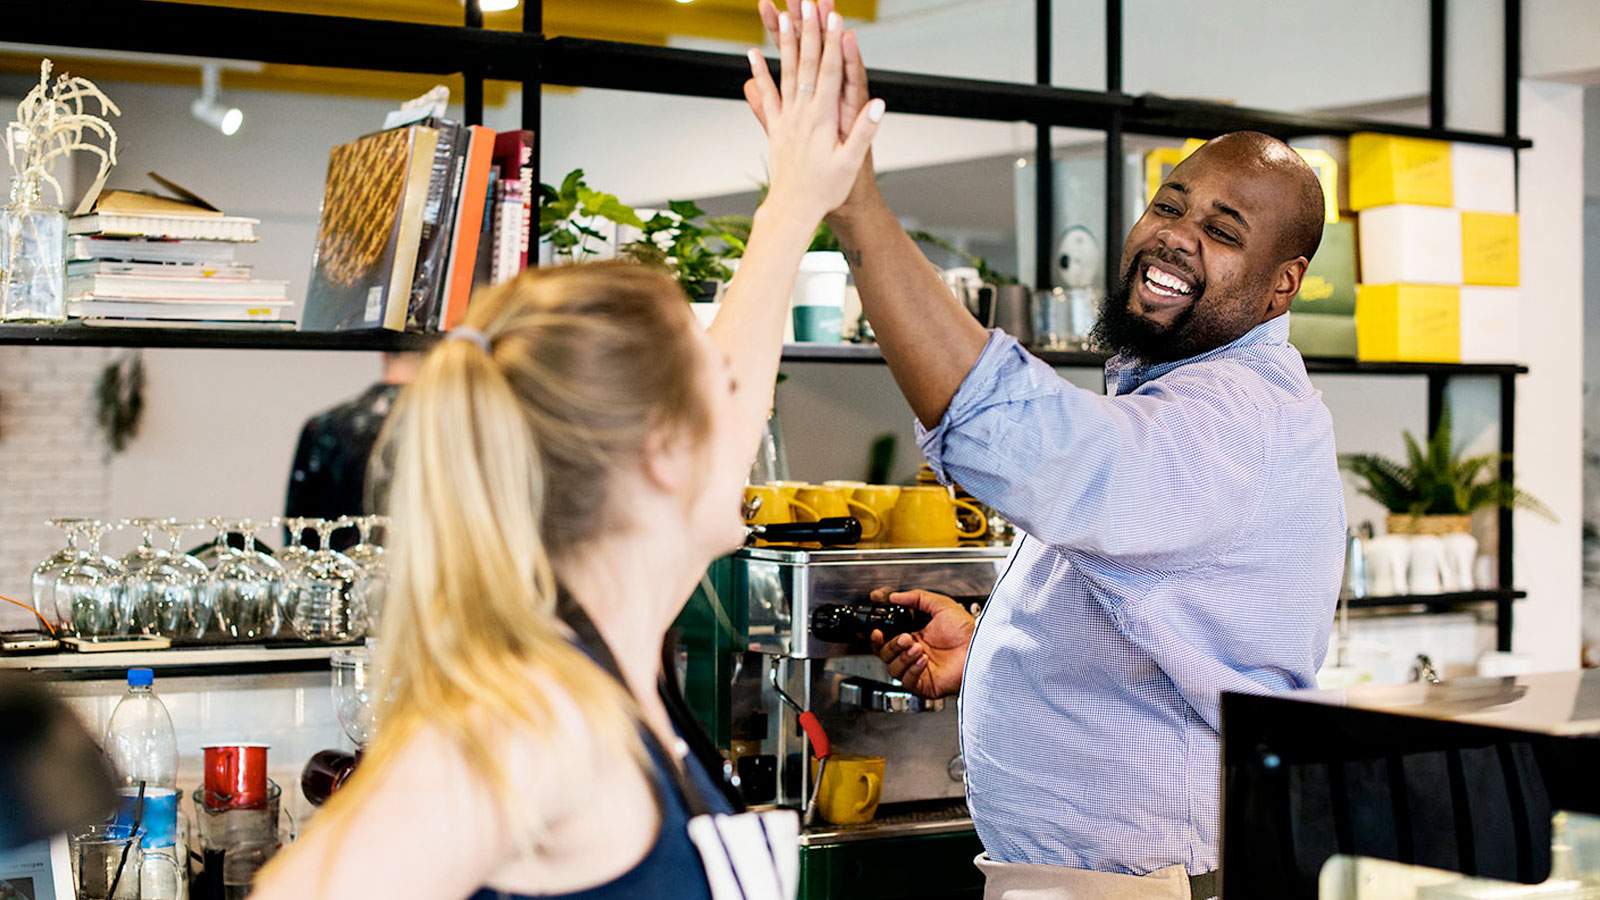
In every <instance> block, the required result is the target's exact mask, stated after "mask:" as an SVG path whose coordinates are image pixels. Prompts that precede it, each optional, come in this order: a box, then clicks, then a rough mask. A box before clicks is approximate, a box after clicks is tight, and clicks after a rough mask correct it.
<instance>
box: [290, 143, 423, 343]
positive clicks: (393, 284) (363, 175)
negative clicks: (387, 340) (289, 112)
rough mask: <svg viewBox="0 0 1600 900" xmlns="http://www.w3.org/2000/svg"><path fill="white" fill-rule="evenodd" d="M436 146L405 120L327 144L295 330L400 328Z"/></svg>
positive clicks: (409, 286) (414, 269) (402, 321)
mask: <svg viewBox="0 0 1600 900" xmlns="http://www.w3.org/2000/svg"><path fill="white" fill-rule="evenodd" d="M437 143H438V131H437V130H436V129H433V128H429V127H427V126H424V125H408V126H405V127H403V128H394V129H390V130H388V131H380V132H377V133H376V134H369V135H366V136H365V137H362V138H359V139H357V140H355V141H352V142H350V143H348V144H341V145H339V146H337V147H335V148H333V152H332V153H330V154H329V156H328V179H327V182H326V185H325V186H324V188H323V195H322V218H321V222H320V224H319V225H318V227H317V249H316V252H315V254H314V256H313V258H312V263H311V285H310V287H309V288H308V289H307V291H306V304H305V309H304V311H303V312H302V314H301V320H300V323H301V324H300V327H301V329H302V330H304V331H359V330H365V329H372V328H387V329H390V330H392V331H403V330H405V326H406V311H407V308H408V306H409V305H410V304H409V302H408V301H409V300H410V297H411V280H412V277H413V276H414V274H415V272H416V265H417V249H418V246H419V245H420V243H421V240H422V220H423V213H424V209H425V204H426V201H427V194H428V182H429V180H430V178H431V175H432V170H433V161H434V149H435V147H436V145H437Z"/></svg>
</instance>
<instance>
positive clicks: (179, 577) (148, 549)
mask: <svg viewBox="0 0 1600 900" xmlns="http://www.w3.org/2000/svg"><path fill="white" fill-rule="evenodd" d="M167 522H168V520H167V519H152V518H138V519H123V520H122V527H125V528H137V529H139V531H140V533H141V536H142V538H143V540H142V542H141V543H140V544H139V546H137V547H135V548H133V549H132V550H129V551H128V552H127V553H126V554H124V555H123V557H122V568H123V570H124V572H125V573H126V576H125V577H126V581H125V583H124V590H125V591H126V593H127V608H128V613H129V622H128V630H129V631H137V632H140V633H143V634H155V635H164V636H166V637H175V636H177V635H178V633H179V630H180V628H181V627H182V625H183V622H184V619H185V617H186V616H187V615H188V610H189V607H190V606H192V605H193V604H194V602H195V595H196V593H197V592H198V590H199V581H198V579H196V578H195V576H194V573H193V572H191V571H190V570H189V569H188V568H186V567H184V566H183V565H181V564H180V563H178V562H177V560H176V558H175V557H174V556H173V555H172V551H170V550H166V549H163V548H161V547H157V546H156V545H155V533H156V530H157V529H158V528H161V527H162V526H164V525H166V523H167Z"/></svg>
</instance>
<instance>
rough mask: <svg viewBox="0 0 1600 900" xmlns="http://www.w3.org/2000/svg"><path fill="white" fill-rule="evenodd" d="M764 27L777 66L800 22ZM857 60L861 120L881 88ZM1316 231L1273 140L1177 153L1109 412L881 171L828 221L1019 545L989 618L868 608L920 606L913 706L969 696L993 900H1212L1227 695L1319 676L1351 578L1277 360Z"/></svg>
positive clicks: (1310, 418) (1338, 514)
mask: <svg viewBox="0 0 1600 900" xmlns="http://www.w3.org/2000/svg"><path fill="white" fill-rule="evenodd" d="M802 12H806V13H810V14H816V15H820V16H822V17H823V18H825V19H828V20H829V21H831V18H830V14H831V13H832V9H831V3H829V2H824V3H822V4H821V8H820V9H811V10H802ZM761 13H762V16H763V18H764V20H765V22H766V25H767V28H768V30H769V31H770V32H771V34H772V37H773V39H774V41H776V42H777V43H778V45H779V46H780V48H783V49H784V52H785V57H786V60H785V65H789V64H790V62H789V61H788V59H787V57H788V55H789V54H790V53H791V52H792V46H786V44H787V45H792V44H793V38H792V35H794V34H795V33H796V31H797V29H796V28H794V27H789V28H781V27H780V25H781V24H782V23H781V20H780V16H781V15H783V14H780V13H779V12H778V11H777V10H776V9H775V8H773V6H772V4H771V2H770V0H761ZM793 24H798V22H795V23H793ZM842 45H843V48H844V56H845V62H846V78H845V83H844V85H843V88H842V91H841V97H840V102H841V105H842V107H844V109H843V110H842V113H843V115H844V116H845V118H844V119H843V120H844V121H849V117H850V115H851V114H853V112H854V111H855V110H859V109H860V108H861V106H862V105H863V104H864V103H865V102H866V100H867V97H868V94H867V85H866V70H865V68H864V67H863V65H862V61H861V55H860V50H859V48H858V47H857V45H856V43H855V39H854V36H853V35H852V34H848V33H847V34H846V35H845V36H844V38H843V42H842ZM1322 220H1323V199H1322V191H1321V187H1320V186H1319V184H1318V182H1317V179H1316V176H1315V174H1314V173H1313V172H1312V171H1311V169H1310V167H1309V166H1307V165H1306V163H1305V162H1304V161H1303V160H1302V159H1301V158H1300V156H1299V155H1298V154H1297V153H1295V152H1294V151H1293V150H1292V149H1290V148H1289V147H1288V146H1287V145H1285V144H1283V143H1282V142H1281V141H1278V140H1276V139H1274V138H1271V137H1268V136H1266V135H1262V134H1255V133H1248V132H1245V133H1235V134H1228V135H1224V136H1222V137H1220V138H1217V139H1216V140H1213V141H1211V142H1209V143H1207V144H1205V145H1204V146H1203V147H1201V148H1200V149H1199V150H1197V151H1196V152H1195V153H1194V154H1193V155H1191V156H1190V157H1189V158H1187V159H1186V160H1184V161H1183V162H1182V163H1180V164H1179V165H1178V166H1177V167H1176V168H1174V169H1173V171H1172V174H1171V176H1170V177H1169V178H1168V179H1167V180H1166V181H1165V183H1163V184H1162V185H1161V186H1160V189H1159V190H1158V191H1157V192H1156V195H1155V197H1154V198H1153V199H1152V200H1151V201H1150V206H1149V208H1148V209H1146V210H1145V213H1144V215H1143V216H1141V217H1140V219H1139V221H1138V222H1137V223H1135V225H1134V226H1133V229H1132V231H1131V232H1130V233H1129V234H1128V238H1127V241H1126V243H1125V244H1124V246H1123V251H1122V260H1121V265H1120V266H1119V271H1118V272H1116V273H1112V274H1113V277H1114V284H1113V285H1112V289H1111V290H1110V291H1108V295H1107V298H1106V301H1105V303H1104V305H1103V307H1102V309H1101V312H1100V319H1099V322H1098V324H1097V333H1098V337H1099V339H1100V341H1101V343H1102V344H1103V345H1105V346H1108V347H1110V348H1113V349H1115V350H1116V351H1117V352H1118V355H1117V356H1116V357H1115V358H1113V359H1112V360H1110V362H1108V363H1107V365H1106V387H1107V392H1106V394H1104V395H1101V394H1097V393H1094V392H1091V391H1086V390H1083V389H1080V388H1077V387H1074V386H1073V385H1071V384H1069V383H1068V382H1066V381H1064V380H1062V379H1061V378H1060V377H1058V376H1057V375H1056V373H1055V371H1054V370H1053V369H1052V368H1051V367H1050V366H1049V365H1047V364H1046V363H1044V362H1043V361H1041V360H1039V359H1037V358H1035V357H1033V356H1031V355H1029V354H1028V353H1027V352H1026V351H1025V350H1024V349H1023V348H1022V347H1020V346H1019V345H1018V344H1017V342H1016V341H1015V340H1014V339H1012V338H1011V337H1009V336H1008V335H1006V334H1004V333H1003V332H999V331H992V332H991V331H986V330H985V329H984V328H982V327H981V326H979V324H978V323H977V322H976V321H974V319H973V317H972V316H971V315H970V314H968V313H967V311H966V309H965V308H964V307H963V306H962V305H961V303H960V302H959V301H957V300H956V299H955V298H954V297H953V296H952V295H951V293H950V291H949V290H948V289H946V288H945V286H944V284H943V283H942V282H941V281H940V279H939V275H938V273H937V271H936V270H935V269H934V268H933V267H932V266H930V265H929V264H928V262H927V260H926V259H925V258H924V257H923V256H922V255H921V252H920V251H919V250H918V249H917V247H916V245H915V244H914V243H913V242H912V241H911V239H910V238H909V237H908V236H907V235H906V233H905V231H904V229H902V228H901V227H900V225H899V223H898V221H897V220H896V219H895V217H894V213H893V212H892V211H891V210H890V209H889V207H888V206H887V204H885V202H884V200H883V197H882V196H881V195H880V194H879V193H878V190H877V186H876V181H875V178H874V176H873V172H872V161H871V157H870V156H869V157H868V160H867V162H866V164H865V165H864V166H863V168H862V171H861V174H860V177H859V178H858V179H857V181H856V185H855V188H854V190H853V191H852V193H851V194H850V196H849V198H848V199H847V200H846V201H845V203H844V205H842V206H840V207H839V208H838V209H837V210H835V211H834V212H833V213H832V214H831V215H830V216H829V217H828V222H829V224H830V225H831V226H832V227H833V230H834V231H835V232H836V233H837V234H838V236H839V240H840V243H841V244H842V245H843V247H844V250H845V254H846V256H847V258H848V259H849V261H850V268H851V271H852V273H853V274H854V276H855V283H856V286H857V288H858V289H859V290H860V293H861V302H862V307H863V309H864V310H865V312H866V314H867V316H868V318H869V319H870V320H871V322H872V326H873V331H874V333H875V334H876V335H877V337H878V342H879V344H880V345H881V346H882V350H883V355H884V359H885V360H886V361H887V362H888V364H889V368H890V371H891V372H892V373H893V374H894V378H895V381H896V382H897V383H898V385H899V386H900V388H901V390H902V391H903V392H904V394H905V396H906V399H907V400H908V401H909V402H910V405H911V408H912V410H913V412H914V413H915V414H916V416H917V419H918V422H917V433H918V442H919V444H920V446H921V447H922V450H923V452H924V454H925V455H926V456H927V459H928V462H929V464H930V465H931V466H932V467H933V469H934V471H935V472H937V473H938V474H939V476H940V477H941V478H942V479H944V480H946V481H955V482H959V483H960V484H961V485H962V486H963V487H965V488H966V489H967V490H968V491H969V492H971V493H972V494H973V495H974V496H975V497H977V498H978V499H979V500H982V501H983V502H985V503H987V504H989V505H990V506H992V507H993V508H995V509H996V510H997V511H999V512H1000V514H1002V515H1003V516H1005V517H1006V518H1007V519H1009V520H1011V521H1012V522H1014V523H1016V525H1017V526H1018V527H1019V529H1020V531H1021V533H1022V537H1021V538H1020V539H1019V541H1018V542H1017V544H1016V546H1015V548H1014V552H1013V555H1012V558H1011V560H1010V562H1009V563H1008V565H1007V567H1006V570H1005V572H1004V574H1003V576H1002V577H1001V579H1000V582H999V584H998V585H997V586H996V588H995V590H994V592H993V594H992V595H991V596H990V598H989V600H988V602H987V603H986V604H985V607H984V610H983V613H982V615H981V616H980V617H979V618H978V619H977V620H976V621H974V620H973V618H972V617H971V616H970V615H968V614H967V612H966V611H965V610H964V609H963V608H962V607H961V606H960V605H958V604H956V603H955V602H953V601H951V600H950V599H949V598H946V597H943V596H941V595H939V594H935V593H932V592H931V591H929V590H921V589H922V588H928V589H937V588H938V585H899V586H897V587H898V588H901V589H903V590H888V589H885V590H883V591H879V592H877V594H876V595H875V596H876V597H877V599H879V600H880V601H885V602H893V603H901V604H905V605H909V606H915V607H918V608H920V609H922V610H924V611H926V612H929V613H931V614H932V615H933V619H932V621H931V623H930V624H929V625H928V627H927V628H925V629H924V630H923V631H921V632H917V633H915V634H910V635H901V636H899V637H896V638H895V639H893V640H891V641H889V642H888V643H887V644H885V643H883V642H882V641H881V640H879V641H876V643H877V644H878V645H879V649H880V653H881V655H882V656H883V658H884V660H885V661H886V662H887V663H888V665H889V671H890V673H891V674H893V675H894V676H895V677H897V678H899V679H900V680H901V681H902V682H903V683H904V684H905V685H907V686H908V687H909V688H910V689H911V690H913V691H915V692H917V693H919V694H921V695H923V696H926V697H939V696H946V695H950V694H954V693H956V692H958V691H959V692H960V696H961V742H962V751H963V753H964V754H965V758H966V772H967V775H966V780H967V799H968V806H969V807H970V808H971V811H972V817H973V820H974V822H975V823H976V825H977V830H978V835H979V837H980V838H981V839H982V841H983V845H984V848H985V850H986V853H985V854H984V855H983V856H980V857H979V859H978V865H979V868H981V869H982V870H983V871H984V873H985V875H986V876H987V888H986V892H987V896H989V897H1006V896H1012V897H1022V896H1026V897H1028V898H1030V900H1044V898H1051V897H1073V898H1083V897H1093V898H1097V900H1107V898H1123V897H1127V898H1181V900H1189V898H1203V897H1209V896H1212V895H1214V894H1215V893H1216V884H1217V877H1216V874H1215V870H1216V867H1217V862H1218V860H1217V836H1218V835H1217V832H1218V805H1219V804H1218V800H1219V786H1220V784H1221V773H1220V758H1219V752H1218V749H1219V748H1218V733H1217V729H1218V724H1219V723H1218V708H1219V699H1220V695H1221V693H1222V692H1223V691H1244V692H1254V693H1265V692H1276V691H1286V690H1290V689H1294V688H1303V687H1309V686H1311V685H1313V684H1314V681H1315V674H1316V671H1317V669H1318V668H1319V667H1320V666H1321V663H1322V658H1323V655H1324V653H1325V651H1326V648H1327V645H1328V633H1329V630H1330V628H1331V624H1332V621H1333V611H1334V603H1335V601H1336V598H1337V595H1338V591H1339V584H1340V580H1341V575H1342V570H1343V563H1344V535H1345V517H1344V492H1343V489H1342V488H1341V486H1340V481H1339V473H1338V466H1337V462H1336V460H1335V455H1334V441H1333V423H1332V420H1331V417H1330V416H1329V414H1328V410H1327V408H1326V407H1325V406H1324V405H1323V403H1322V400H1321V395H1320V394H1319V393H1318V392H1317V391H1316V390H1315V389H1314V388H1313V387H1312V386H1311V382H1310V380H1309V379H1308V378H1307V375H1306V369H1305V364H1304V362H1303V361H1302V360H1301V358H1300V354H1299V353H1298V352H1297V351H1296V350H1295V349H1294V348H1293V347H1291V346H1290V345H1289V343H1288V337H1289V320H1288V312H1289V304H1290V302H1291V301H1292V300H1293V299H1294V297H1295V294H1297V293H1298V292H1299V290H1300V280H1301V277H1302V276H1303V275H1304V274H1305V270H1306V265H1307V262H1308V261H1309V260H1310V259H1311V257H1312V255H1313V254H1314V253H1315V252H1316V249H1317V245H1318V243H1319V242H1320V241H1321V238H1322ZM874 637H875V638H876V637H878V636H877V635H875V636H874Z"/></svg>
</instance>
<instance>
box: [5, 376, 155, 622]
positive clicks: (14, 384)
mask: <svg viewBox="0 0 1600 900" xmlns="http://www.w3.org/2000/svg"><path fill="white" fill-rule="evenodd" d="M124 352H126V351H118V350H108V349H105V348H100V347H0V595H4V596H6V597H10V598H12V599H14V600H18V601H21V602H23V603H30V602H31V596H30V588H29V584H28V580H29V574H30V573H31V572H32V571H33V567H34V566H36V565H38V564H39V562H40V560H42V559H44V558H45V557H47V556H49V555H50V554H51V553H54V552H55V551H56V550H58V549H60V548H61V546H63V544H64V538H63V536H62V534H61V532H59V531H58V530H56V529H54V528H51V527H49V526H47V525H45V524H44V520H45V519H47V518H50V517H53V516H86V517H90V518H99V517H103V516H106V515H107V514H108V499H109V496H110V471H111V470H110V465H109V463H108V461H107V459H106V453H105V442H104V439H103V438H102V437H101V434H100V431H99V429H98V428H97V427H96V425H95V421H94V419H95V414H94V392H95V385H96V384H97V382H98V380H99V377H100V371H101V369H102V368H104V367H105V365H106V364H107V363H108V362H109V361H111V360H112V359H114V358H116V357H117V355H118V354H120V353H124ZM31 621H33V617H32V616H31V615H30V614H28V613H27V612H25V611H23V610H20V609H17V608H16V607H14V606H12V605H11V604H9V603H0V628H22V627H27V626H28V623H29V622H31Z"/></svg>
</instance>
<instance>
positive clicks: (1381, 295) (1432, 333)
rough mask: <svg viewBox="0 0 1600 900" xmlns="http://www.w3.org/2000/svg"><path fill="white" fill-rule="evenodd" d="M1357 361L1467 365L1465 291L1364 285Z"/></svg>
mask: <svg viewBox="0 0 1600 900" xmlns="http://www.w3.org/2000/svg"><path fill="white" fill-rule="evenodd" d="M1356 358H1357V359H1360V360H1362V361H1363V362H1445V363H1453V362H1460V361H1461V289H1460V288H1458V287H1455V286H1454V285H1442V284H1379V285H1370V284H1364V285H1361V288H1360V290H1359V291H1358V292H1357V294H1356Z"/></svg>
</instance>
